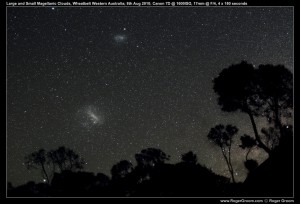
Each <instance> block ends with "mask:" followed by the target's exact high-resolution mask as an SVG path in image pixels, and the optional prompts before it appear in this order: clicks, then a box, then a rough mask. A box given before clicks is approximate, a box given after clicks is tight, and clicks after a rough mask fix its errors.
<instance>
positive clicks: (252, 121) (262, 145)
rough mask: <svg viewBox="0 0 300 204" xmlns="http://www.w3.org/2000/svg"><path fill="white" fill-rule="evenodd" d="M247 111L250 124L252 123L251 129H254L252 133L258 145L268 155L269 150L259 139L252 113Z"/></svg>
mask: <svg viewBox="0 0 300 204" xmlns="http://www.w3.org/2000/svg"><path fill="white" fill-rule="evenodd" d="M247 113H248V115H249V117H250V120H251V124H252V127H253V131H254V135H255V139H256V141H257V142H258V146H259V147H261V148H262V149H263V150H265V151H266V152H267V153H268V154H269V155H270V153H271V150H270V149H269V148H268V147H267V146H266V145H265V144H264V143H263V142H262V141H261V139H260V137H259V135H258V132H257V127H256V124H255V121H254V117H253V115H252V113H251V112H250V111H248V112H247Z"/></svg>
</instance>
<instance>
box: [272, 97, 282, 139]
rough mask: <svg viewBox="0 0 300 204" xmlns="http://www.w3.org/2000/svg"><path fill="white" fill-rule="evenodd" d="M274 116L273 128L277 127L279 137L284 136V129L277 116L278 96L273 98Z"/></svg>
mask: <svg viewBox="0 0 300 204" xmlns="http://www.w3.org/2000/svg"><path fill="white" fill-rule="evenodd" d="M273 102H274V117H275V128H279V131H280V137H281V138H282V137H284V131H283V127H282V123H281V120H280V117H279V105H278V98H276V97H275V98H274V100H273Z"/></svg>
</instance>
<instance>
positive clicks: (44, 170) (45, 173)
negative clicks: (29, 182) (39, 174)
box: [41, 163, 50, 184]
mask: <svg viewBox="0 0 300 204" xmlns="http://www.w3.org/2000/svg"><path fill="white" fill-rule="evenodd" d="M41 165H42V169H43V173H44V175H45V176H46V179H47V183H48V184H50V183H49V182H50V181H49V177H48V174H47V172H46V169H45V166H44V164H43V163H41Z"/></svg>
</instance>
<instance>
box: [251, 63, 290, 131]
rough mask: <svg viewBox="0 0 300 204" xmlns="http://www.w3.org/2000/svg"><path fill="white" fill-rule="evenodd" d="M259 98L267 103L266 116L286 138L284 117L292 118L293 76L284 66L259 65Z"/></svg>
mask: <svg viewBox="0 0 300 204" xmlns="http://www.w3.org/2000/svg"><path fill="white" fill-rule="evenodd" d="M257 78H258V79H259V81H258V85H259V97H260V99H261V100H263V101H265V103H266V107H265V110H264V113H265V115H266V116H267V117H268V118H269V121H270V122H273V123H274V125H275V128H276V129H279V131H280V135H281V136H284V129H283V125H282V117H291V111H292V109H293V74H292V73H291V72H290V71H289V70H288V69H287V68H286V67H285V66H283V65H276V66H274V65H271V64H267V65H259V67H258V70H257Z"/></svg>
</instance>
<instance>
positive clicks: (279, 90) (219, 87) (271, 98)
mask: <svg viewBox="0 0 300 204" xmlns="http://www.w3.org/2000/svg"><path fill="white" fill-rule="evenodd" d="M292 78H293V75H292V73H291V72H290V71H289V70H288V69H287V68H285V67H284V66H283V65H277V66H274V65H269V64H268V65H259V67H258V69H255V68H254V66H253V65H252V64H248V63H247V62H246V61H242V62H241V63H240V64H236V65H231V66H230V67H228V68H226V69H223V70H222V72H221V73H220V74H219V76H218V77H216V78H215V79H214V80H213V82H214V91H215V92H216V93H217V94H218V104H219V105H220V106H221V108H222V110H223V111H227V112H233V111H237V110H240V111H241V112H244V113H246V114H248V115H249V117H250V121H251V124H252V128H253V131H254V136H255V139H256V141H257V146H258V147H260V148H262V149H264V150H265V151H266V152H267V153H268V154H270V153H271V150H272V148H270V147H269V145H268V144H266V140H267V141H270V140H268V138H267V137H266V136H267V135H266V134H264V136H265V137H262V136H263V135H260V134H259V133H258V130H257V126H256V122H255V119H254V117H266V118H267V119H268V121H269V122H270V123H274V127H275V128H276V129H279V131H280V137H281V136H284V132H285V130H284V128H283V125H282V117H291V112H292V109H293V81H292ZM262 138H263V139H262Z"/></svg>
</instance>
